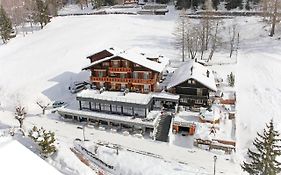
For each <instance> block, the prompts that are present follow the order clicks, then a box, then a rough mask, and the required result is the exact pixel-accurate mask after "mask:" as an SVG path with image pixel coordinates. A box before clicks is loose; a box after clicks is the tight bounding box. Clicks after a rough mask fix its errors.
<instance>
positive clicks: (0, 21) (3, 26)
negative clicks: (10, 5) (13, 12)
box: [0, 6, 13, 43]
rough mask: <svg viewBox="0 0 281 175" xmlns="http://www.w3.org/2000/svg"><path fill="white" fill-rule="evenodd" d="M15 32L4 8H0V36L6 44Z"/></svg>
mask: <svg viewBox="0 0 281 175" xmlns="http://www.w3.org/2000/svg"><path fill="white" fill-rule="evenodd" d="M12 32H13V28H12V22H11V20H10V18H9V17H8V16H7V13H6V12H5V10H4V8H3V6H1V7H0V36H1V38H2V40H3V42H4V43H7V42H8V40H9V39H10V38H11V33H12Z"/></svg>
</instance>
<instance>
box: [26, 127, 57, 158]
mask: <svg viewBox="0 0 281 175" xmlns="http://www.w3.org/2000/svg"><path fill="white" fill-rule="evenodd" d="M28 136H29V137H30V138H31V139H32V140H33V141H34V142H35V143H37V144H38V145H39V146H40V148H41V155H42V156H44V157H49V156H50V155H52V154H53V153H55V152H56V151H57V149H56V146H55V144H54V143H55V141H56V139H55V133H54V132H51V131H46V130H45V129H44V128H43V127H41V128H39V129H38V128H37V127H36V126H33V128H32V129H31V130H30V131H29V134H28Z"/></svg>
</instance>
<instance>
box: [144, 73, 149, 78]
mask: <svg viewBox="0 0 281 175" xmlns="http://www.w3.org/2000/svg"><path fill="white" fill-rule="evenodd" d="M143 79H145V80H147V79H149V72H144V73H143Z"/></svg>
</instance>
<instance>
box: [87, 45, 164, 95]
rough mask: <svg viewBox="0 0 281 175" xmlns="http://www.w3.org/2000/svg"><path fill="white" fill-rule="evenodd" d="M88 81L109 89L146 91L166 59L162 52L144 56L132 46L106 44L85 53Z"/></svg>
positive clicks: (156, 79)
mask: <svg viewBox="0 0 281 175" xmlns="http://www.w3.org/2000/svg"><path fill="white" fill-rule="evenodd" d="M87 58H89V59H90V62H91V63H90V65H88V66H87V67H85V68H83V70H90V71H91V77H90V81H91V82H92V84H94V85H95V86H96V88H97V89H100V88H105V90H110V91H124V90H125V89H128V90H129V91H131V92H141V93H149V92H152V91H155V90H156V88H157V82H158V80H159V79H160V78H161V75H162V71H163V70H164V68H165V67H166V65H167V63H168V61H167V60H166V59H165V58H163V57H162V56H157V57H153V56H147V55H146V54H143V53H136V52H135V51H133V50H126V51H123V50H118V49H116V48H109V49H105V50H102V51H100V52H97V53H95V54H92V55H90V56H88V57H87Z"/></svg>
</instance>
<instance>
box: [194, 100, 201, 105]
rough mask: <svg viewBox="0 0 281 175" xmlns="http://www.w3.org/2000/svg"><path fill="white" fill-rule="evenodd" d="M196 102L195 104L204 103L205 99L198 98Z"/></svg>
mask: <svg viewBox="0 0 281 175" xmlns="http://www.w3.org/2000/svg"><path fill="white" fill-rule="evenodd" d="M194 103H195V104H203V100H199V99H197V100H195V101H194Z"/></svg>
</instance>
